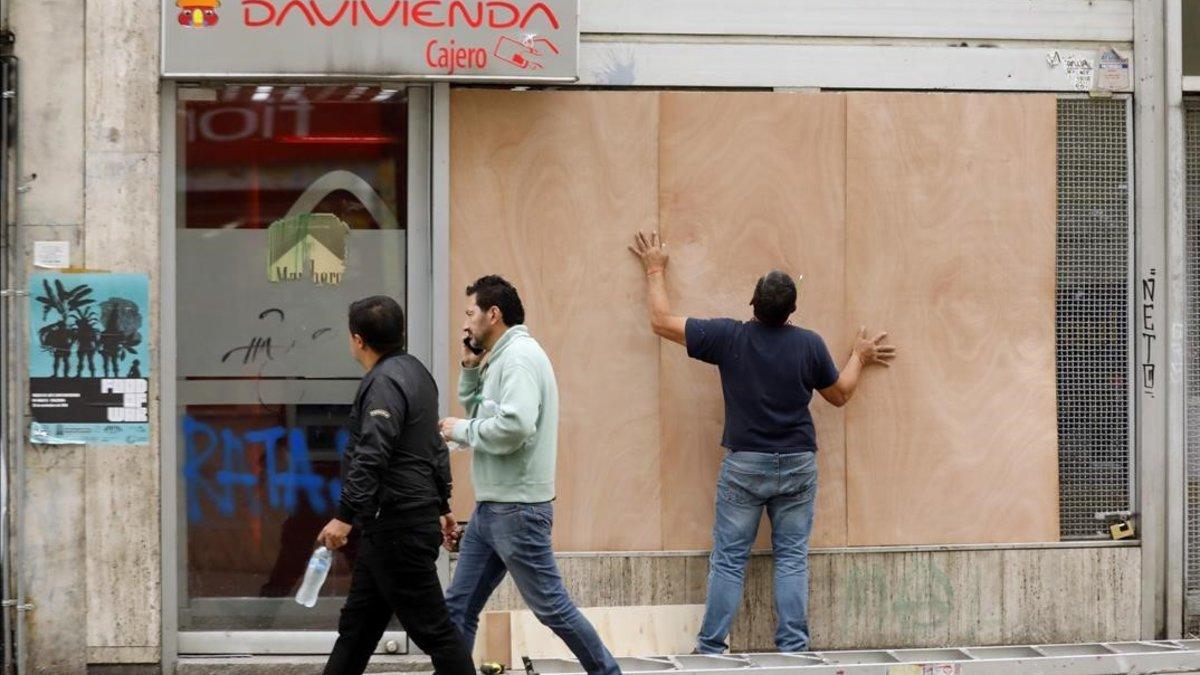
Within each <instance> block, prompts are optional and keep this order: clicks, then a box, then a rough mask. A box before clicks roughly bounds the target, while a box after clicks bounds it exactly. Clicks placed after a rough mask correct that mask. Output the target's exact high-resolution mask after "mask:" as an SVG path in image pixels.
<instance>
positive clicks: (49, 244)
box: [33, 241, 71, 270]
mask: <svg viewBox="0 0 1200 675" xmlns="http://www.w3.org/2000/svg"><path fill="white" fill-rule="evenodd" d="M33 266H34V267H40V268H42V269H51V270H60V269H64V268H67V267H70V266H71V242H69V241H35V242H33Z"/></svg>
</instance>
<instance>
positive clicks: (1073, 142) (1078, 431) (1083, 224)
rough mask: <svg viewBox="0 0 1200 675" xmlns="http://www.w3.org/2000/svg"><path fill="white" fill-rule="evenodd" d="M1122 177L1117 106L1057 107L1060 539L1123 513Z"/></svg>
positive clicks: (1126, 190)
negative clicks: (1103, 516)
mask: <svg viewBox="0 0 1200 675" xmlns="http://www.w3.org/2000/svg"><path fill="white" fill-rule="evenodd" d="M1130 178H1131V176H1130V172H1129V125H1128V105H1127V101H1126V100H1124V99H1107V100H1103V99H1101V100H1097V99H1087V98H1064V99H1059V102H1058V256H1057V257H1058V288H1057V296H1056V298H1055V308H1056V309H1055V314H1056V317H1055V319H1056V320H1055V327H1056V329H1057V356H1058V359H1057V361H1058V445H1059V450H1058V475H1059V488H1060V506H1059V512H1060V523H1061V525H1060V528H1061V534H1062V538H1063V539H1092V538H1099V537H1105V536H1107V524H1106V522H1105V521H1103V520H1099V519H1098V518H1097V514H1098V513H1109V512H1119V511H1127V510H1130V500H1131V491H1130V447H1131V442H1130V391H1131V390H1130V381H1129V380H1130V365H1131V360H1130V328H1129V304H1130V295H1129V294H1130V249H1131V237H1132V232H1133V229H1132V227H1130V206H1131V202H1130Z"/></svg>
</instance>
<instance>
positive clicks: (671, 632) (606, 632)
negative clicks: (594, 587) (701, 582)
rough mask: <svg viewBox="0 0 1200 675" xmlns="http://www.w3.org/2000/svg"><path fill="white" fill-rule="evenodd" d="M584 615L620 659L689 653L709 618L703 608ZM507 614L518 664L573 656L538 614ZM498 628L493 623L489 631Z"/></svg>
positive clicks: (588, 611)
mask: <svg viewBox="0 0 1200 675" xmlns="http://www.w3.org/2000/svg"><path fill="white" fill-rule="evenodd" d="M579 611H581V612H582V613H583V615H584V617H586V618H587V620H588V621H589V622H591V624H592V626H593V627H594V628H595V629H596V632H597V633H598V634H599V635H600V639H601V641H603V642H604V645H605V646H606V647H608V649H609V651H611V652H612V654H613V656H616V657H625V656H649V655H654V654H686V653H688V652H690V651H691V650H692V649H693V648H694V647H695V646H696V633H697V632H699V630H700V623H701V622H702V621H703V619H704V605H702V604H695V605H655V606H651V605H647V606H640V607H585V608H581V609H580V610H579ZM506 615H507V618H508V619H509V626H508V635H509V639H510V640H511V643H510V647H509V650H508V653H509V654H511V657H512V658H513V659H515V660H520V658H521V657H522V656H527V657H529V658H541V659H551V658H571V657H572V654H571V650H570V649H569V648H568V647H567V644H566V643H565V642H563V641H562V639H560V638H559V637H558V636H557V635H555V634H554V633H553V632H551V631H550V629H549V628H547V627H545V626H543V625H542V624H541V622H540V621H538V619H537V617H536V616H534V614H533V612H531V611H529V610H527V609H526V610H517V611H513V612H507V613H506ZM487 616H489V617H490V616H494V614H491V613H489V614H488V615H487ZM492 626H494V624H489V628H491V627H492ZM497 628H499V630H496V634H497V635H503V634H504V629H503V627H497ZM488 640H489V643H490V642H492V640H493V638H492V635H491V634H490V633H489V636H488ZM498 651H499V650H498Z"/></svg>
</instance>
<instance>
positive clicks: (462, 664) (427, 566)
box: [325, 523, 475, 675]
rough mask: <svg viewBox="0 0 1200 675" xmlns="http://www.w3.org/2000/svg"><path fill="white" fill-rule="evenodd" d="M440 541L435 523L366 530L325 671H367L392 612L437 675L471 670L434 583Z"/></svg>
mask: <svg viewBox="0 0 1200 675" xmlns="http://www.w3.org/2000/svg"><path fill="white" fill-rule="evenodd" d="M441 543H442V533H441V530H440V529H439V528H438V526H437V524H436V523H431V524H429V525H418V526H413V527H410V528H406V529H403V530H398V531H391V532H386V533H373V532H369V531H368V532H366V533H364V535H363V538H362V541H361V543H360V544H359V549H358V558H357V560H355V563H354V576H353V579H352V580H351V582H350V593H349V595H348V596H347V598H346V606H345V607H343V608H342V616H341V619H340V620H339V621H338V639H337V643H336V644H335V645H334V646H333V652H332V653H331V654H330V655H329V662H328V663H326V664H325V675H360V674H361V673H362V672H363V671H364V670H366V667H367V662H368V661H370V659H371V654H372V653H373V652H374V651H375V648H376V647H377V646H378V645H379V640H380V639H381V638H382V637H383V632H384V630H385V629H386V628H387V625H388V622H389V621H391V618H392V614H395V615H396V617H397V618H398V619H400V623H401V625H403V626H404V630H405V631H407V633H408V637H409V638H410V639H412V641H413V642H415V643H416V645H417V646H418V647H420V648H421V651H423V652H425V653H426V654H428V655H429V657H430V658H431V659H433V667H434V669H435V670H436V671H437V672H438V675H473V674H474V672H475V664H474V662H473V661H472V660H471V652H470V650H468V649H467V646H466V644H465V643H464V642H463V640H462V636H460V635H459V633H458V629H456V628H455V627H454V624H453V623H452V622H451V621H450V612H449V611H448V610H447V609H446V599H445V597H444V596H443V595H442V586H441V584H440V583H439V581H438V576H437V565H436V562H437V557H438V547H439V546H440V545H441Z"/></svg>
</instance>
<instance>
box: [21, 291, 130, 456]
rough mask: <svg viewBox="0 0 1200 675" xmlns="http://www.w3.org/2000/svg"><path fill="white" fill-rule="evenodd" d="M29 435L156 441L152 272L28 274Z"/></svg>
mask: <svg viewBox="0 0 1200 675" xmlns="http://www.w3.org/2000/svg"><path fill="white" fill-rule="evenodd" d="M29 289H30V293H29V303H30V306H29V331H30V335H29V407H30V412H31V414H32V417H33V424H32V425H31V428H30V440H31V441H32V442H34V443H43V444H83V443H87V444H99V445H145V444H147V443H149V442H150V425H149V402H148V396H149V391H150V358H149V349H148V347H147V345H146V339H147V336H148V333H149V315H150V278H149V277H148V276H147V275H145V274H70V273H42V274H34V275H32V276H31V277H30V281H29Z"/></svg>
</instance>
